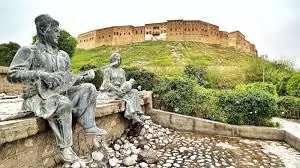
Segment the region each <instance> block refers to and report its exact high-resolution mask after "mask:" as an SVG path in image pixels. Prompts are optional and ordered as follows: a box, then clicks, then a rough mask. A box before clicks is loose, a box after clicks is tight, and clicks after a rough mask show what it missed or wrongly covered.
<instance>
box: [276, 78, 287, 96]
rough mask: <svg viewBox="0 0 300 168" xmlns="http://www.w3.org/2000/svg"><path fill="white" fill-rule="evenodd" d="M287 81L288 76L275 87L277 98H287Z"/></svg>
mask: <svg viewBox="0 0 300 168" xmlns="http://www.w3.org/2000/svg"><path fill="white" fill-rule="evenodd" d="M289 79H290V76H287V77H284V78H282V79H281V81H280V82H279V83H278V84H277V85H276V91H277V94H278V95H279V96H287V95H288V93H287V90H286V87H287V83H288V81H289Z"/></svg>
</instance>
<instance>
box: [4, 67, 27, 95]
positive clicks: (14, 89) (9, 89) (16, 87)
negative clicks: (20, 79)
mask: <svg viewBox="0 0 300 168" xmlns="http://www.w3.org/2000/svg"><path fill="white" fill-rule="evenodd" d="M7 71H8V67H3V66H0V93H5V94H7V95H12V94H21V93H22V91H23V85H22V84H11V83H9V82H8V81H7Z"/></svg>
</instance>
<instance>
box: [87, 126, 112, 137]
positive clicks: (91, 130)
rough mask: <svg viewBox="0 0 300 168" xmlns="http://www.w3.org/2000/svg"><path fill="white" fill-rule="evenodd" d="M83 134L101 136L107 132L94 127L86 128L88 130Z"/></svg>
mask: <svg viewBox="0 0 300 168" xmlns="http://www.w3.org/2000/svg"><path fill="white" fill-rule="evenodd" d="M84 132H85V133H86V134H93V135H99V136H102V135H106V134H107V132H106V131H105V130H104V129H100V128H98V127H97V126H94V127H92V128H88V129H85V130H84Z"/></svg>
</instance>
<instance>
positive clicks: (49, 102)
mask: <svg viewBox="0 0 300 168" xmlns="http://www.w3.org/2000/svg"><path fill="white" fill-rule="evenodd" d="M40 71H44V72H48V73H57V72H61V73H62V74H63V75H72V73H71V72H70V59H69V56H68V54H67V53H66V52H64V51H62V50H58V49H57V50H54V51H48V50H47V48H46V46H45V45H44V44H42V43H40V42H37V43H36V44H35V45H32V46H25V47H21V48H20V49H19V50H18V52H17V53H16V55H15V57H14V59H13V61H12V63H11V65H10V68H9V72H8V80H9V81H11V82H16V83H17V82H20V83H24V84H25V85H26V86H25V88H24V91H23V98H24V103H23V110H26V111H32V112H34V114H35V115H36V116H38V117H43V118H44V119H47V120H48V122H49V125H50V126H51V127H52V129H53V131H54V133H55V136H56V139H57V143H58V146H59V147H60V148H65V147H71V146H72V143H73V142H72V115H73V116H75V117H76V118H77V121H78V123H79V124H81V125H82V126H83V128H84V129H88V128H91V127H94V126H95V125H96V123H95V113H94V109H95V107H96V98H97V94H96V93H97V92H96V89H95V87H94V86H93V85H92V84H80V85H77V86H71V87H70V88H68V89H67V90H66V91H65V92H63V93H54V94H52V95H48V97H47V98H45V97H44V96H42V95H44V94H45V93H44V92H43V90H39V88H40V87H41V86H40V85H43V87H44V88H47V86H46V84H45V83H43V82H42V79H41V78H40V77H39V75H38V74H39V72H40ZM63 80H69V78H64V79H63ZM50 91H51V90H50Z"/></svg>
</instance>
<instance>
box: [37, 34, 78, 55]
mask: <svg viewBox="0 0 300 168" xmlns="http://www.w3.org/2000/svg"><path fill="white" fill-rule="evenodd" d="M36 40H37V35H34V36H33V37H32V44H34V43H35V42H36ZM76 45H77V41H76V38H75V37H73V36H72V35H71V34H70V33H69V32H67V31H66V30H64V29H60V37H59V39H58V47H59V49H61V50H63V51H65V52H67V53H68V54H69V56H70V57H72V56H73V54H74V52H75V49H76Z"/></svg>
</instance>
